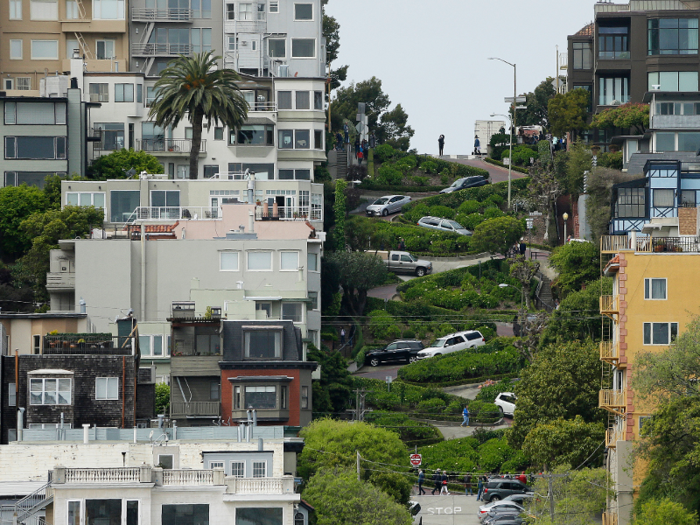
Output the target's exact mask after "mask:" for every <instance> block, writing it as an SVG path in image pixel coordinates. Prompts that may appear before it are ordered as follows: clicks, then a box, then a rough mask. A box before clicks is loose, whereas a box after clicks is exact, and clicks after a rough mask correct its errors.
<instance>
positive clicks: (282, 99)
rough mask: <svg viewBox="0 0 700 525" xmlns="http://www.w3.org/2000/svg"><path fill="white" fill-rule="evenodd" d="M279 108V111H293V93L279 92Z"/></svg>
mask: <svg viewBox="0 0 700 525" xmlns="http://www.w3.org/2000/svg"><path fill="white" fill-rule="evenodd" d="M277 107H278V108H279V109H292V92H291V91H278V92H277Z"/></svg>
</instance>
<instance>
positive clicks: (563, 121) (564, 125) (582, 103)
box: [547, 88, 590, 137]
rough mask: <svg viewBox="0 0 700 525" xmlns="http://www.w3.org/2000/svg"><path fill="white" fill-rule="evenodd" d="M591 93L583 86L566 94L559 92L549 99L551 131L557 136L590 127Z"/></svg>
mask: <svg viewBox="0 0 700 525" xmlns="http://www.w3.org/2000/svg"><path fill="white" fill-rule="evenodd" d="M589 102H590V93H589V92H588V91H587V90H585V89H581V88H577V89H573V90H571V91H569V92H568V93H567V94H566V95H562V94H557V95H555V96H554V98H553V99H551V100H550V101H549V105H548V106H547V108H548V111H549V131H551V132H552V133H553V134H554V135H556V136H559V137H561V136H564V135H566V133H567V132H571V133H574V134H575V133H576V132H577V131H583V130H584V129H587V128H588V125H587V124H586V119H587V117H588V105H589Z"/></svg>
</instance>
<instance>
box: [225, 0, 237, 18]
mask: <svg viewBox="0 0 700 525" xmlns="http://www.w3.org/2000/svg"><path fill="white" fill-rule="evenodd" d="M235 19H236V4H226V20H235Z"/></svg>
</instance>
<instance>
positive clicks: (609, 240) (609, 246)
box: [600, 235, 633, 253]
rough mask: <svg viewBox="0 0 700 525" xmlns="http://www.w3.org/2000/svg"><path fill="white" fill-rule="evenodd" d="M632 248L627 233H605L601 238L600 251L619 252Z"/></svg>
mask: <svg viewBox="0 0 700 525" xmlns="http://www.w3.org/2000/svg"><path fill="white" fill-rule="evenodd" d="M632 249H633V248H632V244H631V241H630V238H629V237H628V236H627V235H603V236H601V238H600V253H618V252H621V251H629V250H632Z"/></svg>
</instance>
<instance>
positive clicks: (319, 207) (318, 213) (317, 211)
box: [311, 193, 323, 220]
mask: <svg viewBox="0 0 700 525" xmlns="http://www.w3.org/2000/svg"><path fill="white" fill-rule="evenodd" d="M311 219H312V220H321V219H323V195H322V194H321V193H312V194H311Z"/></svg>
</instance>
